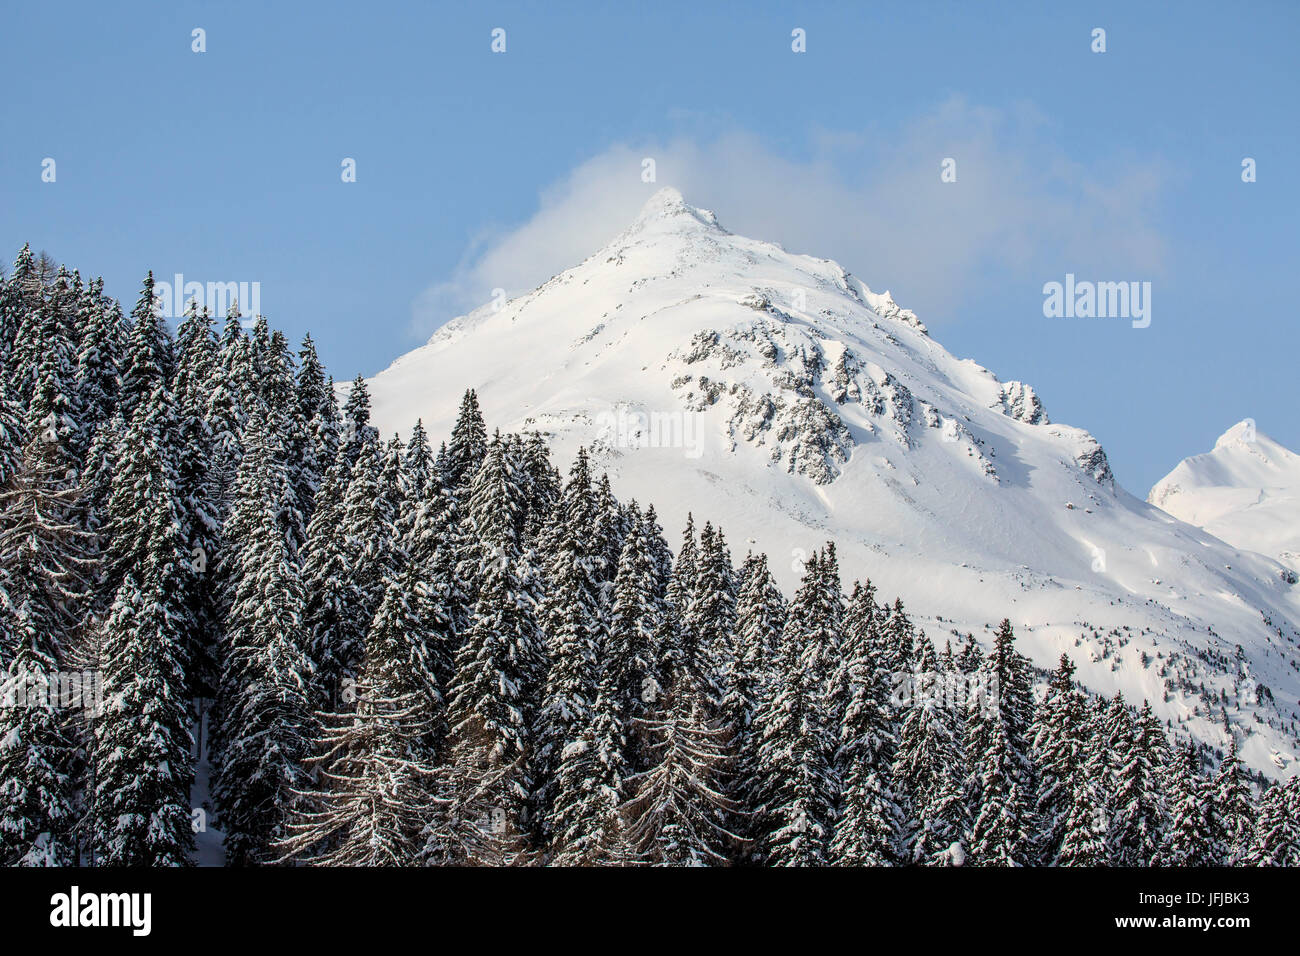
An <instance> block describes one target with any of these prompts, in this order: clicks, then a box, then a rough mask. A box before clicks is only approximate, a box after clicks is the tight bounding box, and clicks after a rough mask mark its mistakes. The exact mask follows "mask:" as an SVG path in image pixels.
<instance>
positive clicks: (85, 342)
mask: <svg viewBox="0 0 1300 956" xmlns="http://www.w3.org/2000/svg"><path fill="white" fill-rule="evenodd" d="M103 288H104V280H103V279H96V280H95V281H94V282H92V283H91V284H90V288H89V290H88V291H87V294H86V300H87V301H86V306H87V307H86V315H85V319H84V321H85V324H84V326H83V327H82V329H81V338H80V340H79V342H78V347H77V372H76V379H77V392H78V395H79V402H80V408H81V413H82V416H83V419H82V422H81V424H82V427H83V432H84V435H83V442H84V444H85V445H88V444H89V443H90V441H91V440H92V439H93V437H94V433H95V430H96V429H98V427H99V426H100V425H101V424H102V423H104V422H107V421H108V420H109V419H110V418H112V416H113V412H114V411H115V410H116V408H117V396H118V375H119V369H120V368H121V367H122V361H123V354H124V351H125V347H126V324H125V322H124V320H123V318H122V310H121V308H120V307H119V306H118V304H117V303H116V302H114V301H112V300H110V299H107V298H105V297H104V295H103ZM83 447H84V445H83Z"/></svg>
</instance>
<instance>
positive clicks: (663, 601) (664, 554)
mask: <svg viewBox="0 0 1300 956" xmlns="http://www.w3.org/2000/svg"><path fill="white" fill-rule="evenodd" d="M644 520H645V529H646V540H647V542H649V545H650V554H651V556H652V557H653V559H654V568H655V601H656V603H657V604H658V605H659V610H660V614H661V615H662V614H663V613H665V612H666V608H667V601H668V584H669V581H670V580H671V579H672V576H673V549H672V548H670V547H669V546H668V539H667V538H665V537H664V529H663V526H662V525H660V524H659V515H658V514H656V513H655V506H654V505H650V506H649V507H648V508H646V510H645V515H644Z"/></svg>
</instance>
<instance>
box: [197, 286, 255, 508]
mask: <svg viewBox="0 0 1300 956" xmlns="http://www.w3.org/2000/svg"><path fill="white" fill-rule="evenodd" d="M252 377H253V369H252V355H251V351H250V347H249V344H248V339H247V337H246V336H245V335H244V328H243V326H242V325H241V324H240V317H239V307H238V305H235V304H232V305H231V307H230V309H229V311H228V312H227V313H226V322H225V326H224V327H223V329H222V333H221V341H220V343H219V346H218V350H217V361H216V364H215V365H214V367H213V369H212V375H211V376H210V377H209V379H208V385H207V396H208V412H207V420H208V428H209V430H210V431H211V433H212V456H213V460H212V465H211V472H212V484H213V488H214V490H215V494H216V498H217V502H218V504H219V506H220V508H221V512H220V514H219V516H218V517H219V518H220V522H221V524H222V525H224V524H225V520H226V517H227V515H228V512H229V506H230V502H231V501H233V500H234V489H235V479H236V476H237V475H238V472H239V463H240V459H241V458H242V457H243V454H244V446H243V440H242V435H243V430H244V426H245V424H246V423H247V421H248V399H247V396H249V395H251V394H252V391H253V388H252Z"/></svg>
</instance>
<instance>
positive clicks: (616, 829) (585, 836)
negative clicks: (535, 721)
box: [550, 681, 629, 866]
mask: <svg viewBox="0 0 1300 956" xmlns="http://www.w3.org/2000/svg"><path fill="white" fill-rule="evenodd" d="M625 749H626V745H625V743H624V740H623V724H622V722H621V721H620V720H619V717H618V714H617V713H616V712H615V707H614V699H613V694H612V688H611V687H610V686H609V684H608V682H606V681H601V682H599V683H598V684H597V688H596V693H595V695H594V697H593V698H592V700H591V705H590V707H589V708H588V709H587V711H586V713H585V725H584V726H583V727H582V729H581V731H580V733H579V734H578V736H577V738H576V739H575V740H572V741H570V742H569V743H568V744H566V745H565V747H564V748H563V749H562V750H561V752H560V758H559V762H558V764H557V768H556V780H555V803H554V805H553V808H552V811H551V813H552V817H551V824H550V831H551V862H552V863H554V864H556V865H558V866H593V865H605V866H609V865H617V864H620V863H623V862H626V860H627V858H628V855H629V853H628V844H627V836H626V833H625V831H624V823H623V819H622V816H621V814H620V805H621V799H620V794H621V793H622V792H623V779H624V777H625V776H626V775H627V767H626V763H625V762H624V760H623V753H624V751H625Z"/></svg>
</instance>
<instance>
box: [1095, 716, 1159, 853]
mask: <svg viewBox="0 0 1300 956" xmlns="http://www.w3.org/2000/svg"><path fill="white" fill-rule="evenodd" d="M1167 749H1168V748H1167V746H1166V742H1165V733H1164V730H1163V729H1162V728H1161V726H1160V721H1159V720H1158V719H1157V718H1156V716H1155V714H1154V713H1152V711H1151V702H1150V701H1143V703H1142V710H1141V712H1140V713H1139V715H1138V718H1137V721H1136V722H1135V724H1134V726H1133V733H1132V737H1131V739H1130V740H1129V741H1128V743H1127V745H1126V746H1124V747H1123V748H1122V750H1121V753H1122V754H1123V758H1124V759H1123V764H1122V766H1121V767H1120V770H1119V782H1118V785H1117V788H1116V790H1115V797H1114V801H1113V806H1114V812H1113V813H1112V814H1111V830H1110V837H1109V839H1110V854H1111V859H1112V860H1113V862H1114V863H1115V864H1116V865H1117V866H1150V865H1151V861H1152V860H1153V859H1154V858H1155V855H1156V852H1157V850H1158V849H1159V847H1160V841H1161V836H1162V830H1163V827H1164V819H1165V801H1164V790H1163V787H1162V785H1161V781H1162V780H1163V778H1164V765H1165V759H1166V752H1167Z"/></svg>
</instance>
